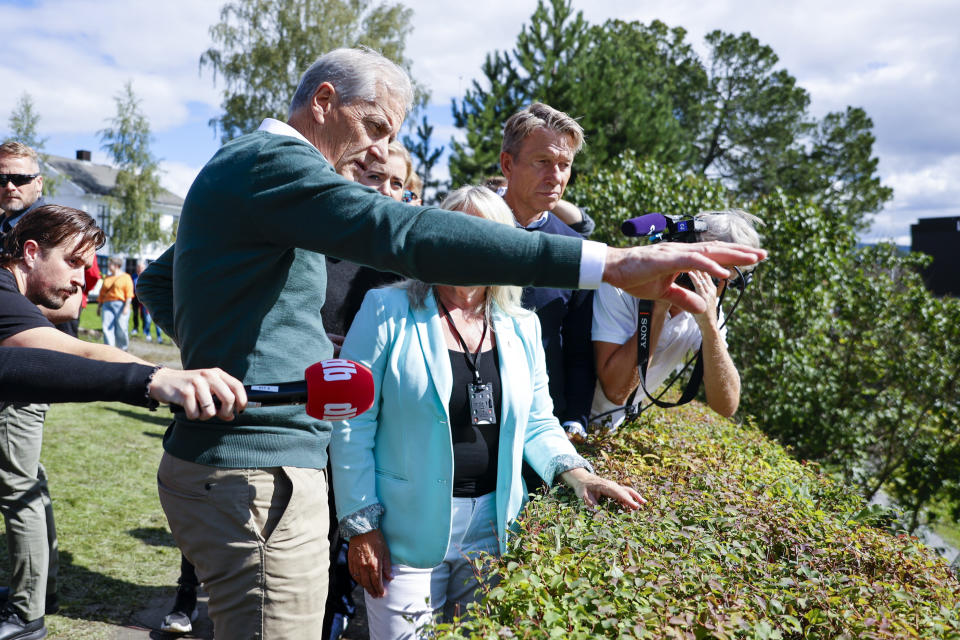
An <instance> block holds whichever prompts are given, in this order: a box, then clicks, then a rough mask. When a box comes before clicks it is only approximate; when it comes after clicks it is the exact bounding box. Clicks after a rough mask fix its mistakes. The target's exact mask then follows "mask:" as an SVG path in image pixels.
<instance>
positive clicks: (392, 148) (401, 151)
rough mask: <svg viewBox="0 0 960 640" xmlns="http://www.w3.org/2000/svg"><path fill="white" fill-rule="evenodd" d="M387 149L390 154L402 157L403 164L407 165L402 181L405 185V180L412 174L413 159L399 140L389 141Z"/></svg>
mask: <svg viewBox="0 0 960 640" xmlns="http://www.w3.org/2000/svg"><path fill="white" fill-rule="evenodd" d="M387 149H388V151H389V154H390V155H391V156H394V155H395V156H400V157H401V158H403V162H404V164H406V165H407V174H406V175H405V176H404V177H403V183H404V186H406V183H407V181H409V180H410V176H412V175H413V159H412V158H411V157H410V152H409V151H407V148H406V147H405V146H403V143H402V142H400V141H399V140H394V141H393V142H391V143H390V144H389V145H388V147H387Z"/></svg>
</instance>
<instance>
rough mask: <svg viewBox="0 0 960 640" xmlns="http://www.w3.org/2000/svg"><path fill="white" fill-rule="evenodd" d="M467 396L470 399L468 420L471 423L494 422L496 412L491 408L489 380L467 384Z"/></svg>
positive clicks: (491, 389) (491, 394)
mask: <svg viewBox="0 0 960 640" xmlns="http://www.w3.org/2000/svg"><path fill="white" fill-rule="evenodd" d="M467 397H468V398H469V399H470V420H471V421H472V422H473V424H496V422H497V414H496V413H495V412H494V410H493V385H492V384H490V383H489V382H471V383H469V384H467Z"/></svg>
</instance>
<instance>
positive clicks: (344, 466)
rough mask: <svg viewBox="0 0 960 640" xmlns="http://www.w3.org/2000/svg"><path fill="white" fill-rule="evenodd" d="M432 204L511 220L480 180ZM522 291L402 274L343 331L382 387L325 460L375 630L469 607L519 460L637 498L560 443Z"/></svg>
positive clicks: (497, 544) (508, 510)
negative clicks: (479, 560)
mask: <svg viewBox="0 0 960 640" xmlns="http://www.w3.org/2000/svg"><path fill="white" fill-rule="evenodd" d="M441 206H442V207H443V208H444V209H450V210H453V211H461V212H463V213H466V214H467V215H471V216H477V217H481V218H485V219H487V220H492V221H495V222H498V223H500V224H504V225H508V226H512V225H513V216H512V215H511V213H510V210H509V209H508V208H507V207H506V205H505V204H504V201H503V199H501V198H500V197H498V196H496V195H495V194H493V193H491V192H490V191H489V190H488V189H486V188H484V187H480V186H478V187H463V188H461V189H458V190H457V191H455V192H453V193H452V194H450V195H449V196H448V197H447V198H446V200H444V202H443V204H442V205H441ZM450 215H451V218H453V214H450ZM452 221H453V220H451V222H452ZM520 297H521V289H520V287H510V286H492V287H487V286H460V287H455V286H442V285H430V284H426V283H423V282H419V281H406V282H404V283H401V284H399V285H394V286H392V287H387V288H383V289H375V290H373V291H371V292H369V293H368V294H367V296H366V298H365V299H364V303H363V306H362V307H361V309H360V312H359V313H358V314H357V317H356V319H355V321H354V323H353V325H352V326H351V327H350V331H349V332H348V333H347V337H346V340H345V341H344V344H343V349H342V351H341V356H342V357H344V358H349V359H353V360H355V361H357V362H361V363H363V364H364V365H366V366H368V367H369V368H370V370H371V371H372V372H373V376H374V385H375V388H376V389H377V391H378V397H377V398H376V400H375V401H374V404H373V407H372V408H371V409H370V410H369V411H367V412H365V413H363V414H362V415H360V416H358V417H356V418H354V419H352V420H349V421H346V422H343V423H341V424H340V425H339V426H337V427H335V428H334V431H333V435H332V439H331V442H330V453H331V457H330V459H331V464H332V467H333V487H334V492H335V494H336V498H337V516H338V519H339V522H340V529H341V532H342V534H343V535H344V536H345V537H348V538H349V539H350V548H349V566H350V571H351V573H352V574H353V576H354V578H355V579H356V580H357V581H358V582H359V583H360V584H361V585H362V586H363V588H364V590H365V599H366V605H367V622H368V624H369V628H370V637H371V638H372V639H373V640H388V639H389V640H392V639H401V638H403V639H407V638H419V637H424V636H422V635H421V633H420V628H421V627H422V626H423V625H425V624H427V623H428V622H430V620H431V619H432V618H433V617H434V616H435V615H437V616H441V617H442V618H443V619H444V620H450V619H452V617H453V616H455V615H463V614H464V612H465V606H466V605H467V604H468V603H469V602H472V601H473V600H475V598H476V596H477V592H478V589H479V586H480V582H479V579H478V576H477V574H476V569H475V567H474V565H473V560H474V559H475V557H476V554H478V553H480V552H486V553H493V554H499V553H501V552H502V551H503V550H504V548H505V545H506V541H507V537H508V535H509V533H510V530H511V526H512V523H513V521H514V520H515V518H516V517H517V515H518V514H519V512H520V509H521V507H522V505H523V503H524V501H525V499H526V492H525V491H524V487H523V482H522V480H521V476H520V463H521V460H523V459H527V460H529V461H530V463H531V465H532V466H533V467H534V469H535V470H536V471H537V473H538V474H540V476H541V477H543V478H544V479H545V480H546V481H547V482H553V480H554V479H557V478H559V479H562V480H563V481H564V482H565V483H567V484H568V485H570V486H571V487H573V488H574V490H575V491H576V493H577V495H579V496H580V497H581V498H582V499H583V500H584V502H585V503H586V504H588V505H594V504H596V502H597V501H598V500H599V499H600V498H601V496H606V497H610V498H613V499H615V500H617V501H618V502H619V503H620V504H621V505H622V506H624V507H626V508H628V509H637V508H639V507H640V504H641V503H642V502H643V501H644V500H643V498H641V497H640V495H639V494H637V492H636V491H634V490H633V489H631V488H629V487H624V486H621V485H618V484H617V483H615V482H612V481H609V480H604V479H602V478H599V477H597V476H595V475H594V474H593V473H592V468H591V466H590V464H589V462H587V461H586V460H585V459H583V458H582V457H580V456H579V455H578V454H577V453H576V451H575V450H574V448H573V445H571V444H570V442H569V441H568V440H567V438H566V436H565V434H564V431H563V429H562V428H561V426H560V423H559V422H558V421H557V419H556V418H555V417H554V415H553V412H552V407H551V401H550V394H549V393H548V391H547V380H546V378H547V371H546V366H545V362H544V353H543V346H542V344H541V341H540V335H539V334H540V332H539V322H538V320H537V316H536V315H535V314H533V313H532V312H530V311H527V310H525V309H524V308H522V307H521V305H520ZM478 407H481V409H479V410H478Z"/></svg>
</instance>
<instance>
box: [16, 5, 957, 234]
mask: <svg viewBox="0 0 960 640" xmlns="http://www.w3.org/2000/svg"><path fill="white" fill-rule="evenodd" d="M401 1H403V0H401ZM222 4H223V3H222V2H217V1H211V0H200V1H197V0H165V1H164V2H138V1H134V2H130V1H129V0H37V1H36V2H33V3H30V4H29V5H28V6H11V5H3V7H2V9H0V11H2V17H0V38H2V39H3V41H4V42H5V43H7V55H5V56H4V57H3V58H2V59H0V86H3V87H4V91H3V92H0V128H3V126H2V125H3V124H5V118H4V114H8V113H9V112H10V111H11V109H12V108H13V106H14V103H15V101H16V100H17V98H18V97H19V96H20V95H21V94H22V93H23V92H24V91H27V92H29V93H30V94H31V95H32V96H33V98H34V100H35V102H36V104H37V107H38V110H39V112H40V115H41V117H42V120H41V125H42V128H43V130H44V131H43V135H53V136H57V135H60V136H65V137H70V136H73V137H78V136H81V135H88V136H89V135H93V134H94V133H95V132H96V131H97V130H98V129H101V128H102V127H103V126H104V123H105V120H106V119H107V118H109V117H110V116H112V115H113V113H114V103H113V96H114V94H116V93H117V91H118V90H119V89H120V88H121V86H122V84H123V83H124V82H125V81H126V80H128V79H130V80H132V81H133V84H134V90H135V92H136V93H137V95H138V96H139V97H140V98H141V100H142V101H143V109H144V111H145V113H146V114H147V116H148V118H149V119H150V122H151V126H152V129H153V131H154V135H155V136H156V137H157V139H158V146H164V145H163V144H162V143H164V142H166V141H167V140H168V138H167V137H166V136H169V139H170V140H172V141H174V142H171V143H168V144H167V145H166V146H165V148H164V151H163V152H162V154H163V155H165V156H166V157H167V158H168V161H167V162H165V163H164V166H165V167H166V168H168V171H169V175H168V176H167V177H166V178H165V180H166V181H167V182H165V184H168V186H170V187H171V190H173V191H175V192H178V193H179V192H185V185H188V184H189V181H190V180H191V179H192V175H191V174H192V173H195V169H194V168H192V165H194V164H197V163H198V162H201V160H199V159H197V158H196V157H193V156H197V155H199V156H203V157H208V156H209V153H210V147H215V143H212V142H211V140H208V139H207V138H208V137H209V136H206V135H204V136H200V135H198V134H196V133H191V134H185V133H184V131H185V129H184V127H185V126H187V125H191V126H194V127H196V126H197V114H198V113H199V114H201V115H203V117H204V119H205V118H206V117H209V116H208V115H207V114H206V111H208V110H211V109H213V110H217V109H218V105H219V102H220V98H219V91H218V88H217V87H214V85H213V82H212V77H211V76H210V74H209V73H205V74H204V75H203V76H201V75H200V74H199V72H198V60H199V57H200V54H201V53H202V52H203V51H204V50H205V49H206V48H207V47H209V46H210V38H209V33H208V29H209V26H210V25H211V24H213V23H215V22H216V21H217V20H218V17H219V11H220V7H221V6H222ZM404 4H406V5H407V6H409V7H411V8H412V9H413V10H414V26H415V29H414V31H413V33H412V34H411V35H410V37H409V38H408V40H407V55H408V57H409V58H410V59H412V60H413V63H414V66H413V70H414V75H415V76H416V77H417V78H418V79H419V80H420V81H421V82H423V83H424V84H426V85H427V86H428V87H429V88H430V89H431V90H432V92H433V101H432V102H433V105H435V108H434V111H432V112H431V113H434V112H437V113H442V114H446V118H440V117H438V118H437V119H436V120H435V121H434V122H433V124H435V125H436V130H435V132H434V141H435V142H437V143H439V144H445V145H447V144H449V139H450V136H451V135H461V134H459V132H456V133H455V130H454V129H453V128H452V125H451V120H450V118H449V109H450V106H449V105H450V99H451V98H459V97H461V96H462V95H463V92H464V91H465V90H466V89H467V88H468V87H469V86H470V83H471V81H472V80H473V79H474V78H479V77H480V76H481V73H480V68H481V65H482V63H483V60H484V57H485V56H486V54H487V53H489V52H491V51H493V50H495V49H499V50H510V49H512V48H513V46H514V44H515V40H516V35H517V33H518V32H519V30H520V28H521V24H522V23H525V22H526V23H528V22H529V21H530V15H531V14H532V13H533V10H534V8H535V7H536V0H519V1H518V0H488V2H486V3H485V4H484V5H483V6H482V7H480V6H478V5H470V4H463V3H437V2H435V1H434V0H406V1H405V2H404ZM575 4H576V5H577V7H575V8H581V9H583V11H584V15H585V17H586V18H587V20H588V21H590V22H591V23H595V24H596V23H601V22H603V21H604V20H606V19H608V18H618V19H622V20H640V21H642V22H649V21H650V20H652V19H660V20H662V21H664V22H665V23H667V24H668V25H669V26H682V27H684V28H685V29H687V32H688V35H687V41H688V42H690V43H691V44H693V45H694V47H695V48H696V49H697V50H698V51H699V52H700V53H701V54H703V53H705V46H704V42H703V38H704V36H705V35H706V34H707V33H708V32H710V31H712V30H713V29H721V30H724V31H727V32H733V33H740V32H742V31H750V32H751V33H752V34H753V35H754V36H756V37H757V38H758V39H759V40H760V41H761V42H763V43H765V44H768V45H770V46H771V47H772V48H773V50H774V51H775V52H776V53H777V55H778V56H779V58H780V61H781V65H782V66H783V67H784V68H786V69H787V70H789V71H790V73H792V74H793V75H794V76H795V77H796V78H797V79H798V81H799V83H800V84H801V86H803V87H805V88H806V89H807V90H808V91H809V92H810V94H811V98H812V103H811V111H812V112H813V113H814V114H816V115H823V114H825V113H826V112H828V111H836V110H840V109H843V108H844V107H845V106H846V105H848V104H853V105H858V106H863V107H864V108H865V109H866V111H867V113H868V114H869V115H870V117H871V118H872V119H873V121H874V123H875V129H874V131H875V134H876V136H877V143H876V145H875V153H877V154H878V155H879V157H880V173H881V176H882V178H883V180H884V181H885V182H886V183H888V184H890V185H891V186H893V187H894V188H895V190H896V194H895V200H894V201H893V202H892V203H891V204H890V205H889V206H888V207H887V210H885V211H884V212H883V213H881V214H880V215H879V216H877V220H876V224H875V226H874V229H875V230H876V229H883V230H885V231H884V232H885V233H886V232H887V231H889V233H890V234H891V235H894V236H896V237H902V236H904V235H905V234H906V233H907V227H908V225H909V223H910V222H911V221H913V220H914V219H915V218H916V217H917V216H921V215H947V213H940V212H954V215H956V211H957V205H956V204H955V203H957V202H960V199H958V196H960V193H958V191H957V188H955V187H954V186H953V185H955V184H960V166H958V163H957V161H956V152H957V149H960V109H957V108H956V107H955V105H956V104H958V103H960V82H957V81H956V72H955V69H956V68H957V67H958V65H960V38H958V37H957V36H956V25H957V24H960V3H957V2H951V1H946V0H914V1H913V2H910V3H903V2H895V1H894V0H848V1H846V2H839V3H838V2H836V1H835V0H806V1H805V2H794V3H782V2H769V1H768V0H736V1H734V0H716V1H713V2H708V3H704V2H694V1H693V0H645V1H644V2H642V3H641V2H636V0H592V1H591V2H589V3H587V2H586V1H585V0H575ZM191 103H199V107H198V106H197V105H196V104H194V105H191ZM431 120H434V118H433V117H431ZM190 131H191V132H195V131H196V129H191V130H190ZM201 138H202V139H201ZM201 147H203V149H202V150H200V151H197V149H199V148H201ZM191 148H193V149H194V153H193V156H191V155H190V154H189V152H190V150H191ZM178 149H180V150H182V153H181V151H178Z"/></svg>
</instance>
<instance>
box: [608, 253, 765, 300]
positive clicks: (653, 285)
mask: <svg viewBox="0 0 960 640" xmlns="http://www.w3.org/2000/svg"><path fill="white" fill-rule="evenodd" d="M766 257H767V252H766V251H765V250H764V249H754V248H752V247H747V246H744V245H739V244H731V243H729V242H696V243H684V242H661V243H658V244H654V245H647V246H644V247H630V248H628V249H617V248H613V247H608V248H607V255H606V260H605V262H604V267H603V281H604V282H608V283H610V284H612V285H614V286H615V287H619V288H621V289H623V290H624V291H626V292H627V293H629V294H630V295H632V296H634V297H637V298H643V299H646V300H664V301H666V302H669V303H671V304H675V305H677V306H678V307H680V308H681V309H684V310H686V311H689V312H691V313H703V312H704V311H705V310H706V305H705V304H704V301H703V298H702V297H700V296H699V295H697V294H696V293H694V292H693V291H690V290H688V289H684V288H683V287H681V286H679V285H677V284H675V283H674V280H675V279H676V277H677V274H679V273H681V272H685V271H705V272H707V273H708V274H710V275H712V276H714V277H716V278H721V279H726V278H729V277H730V272H729V271H728V270H727V269H725V268H724V267H727V266H734V265H736V266H746V265H752V264H756V263H757V262H759V261H761V260H763V259H764V258H766Z"/></svg>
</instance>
